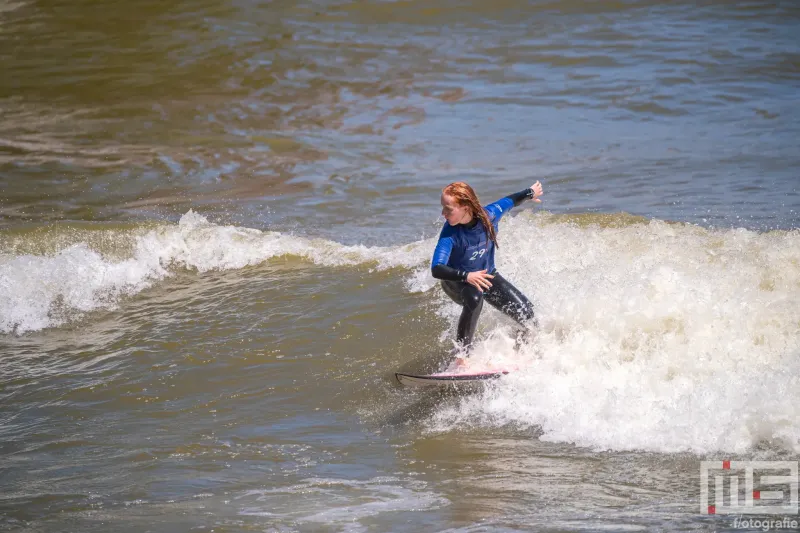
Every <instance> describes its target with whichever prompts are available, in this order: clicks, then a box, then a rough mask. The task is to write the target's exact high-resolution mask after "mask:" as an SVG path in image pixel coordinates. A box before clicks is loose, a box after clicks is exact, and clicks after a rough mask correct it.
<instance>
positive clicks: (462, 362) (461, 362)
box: [453, 357, 467, 370]
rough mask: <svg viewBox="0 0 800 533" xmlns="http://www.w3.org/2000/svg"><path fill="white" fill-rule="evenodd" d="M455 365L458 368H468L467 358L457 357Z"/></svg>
mask: <svg viewBox="0 0 800 533" xmlns="http://www.w3.org/2000/svg"><path fill="white" fill-rule="evenodd" d="M453 365H455V367H456V368H458V369H462V370H463V369H465V368H467V360H466V358H464V357H456V360H455V361H453Z"/></svg>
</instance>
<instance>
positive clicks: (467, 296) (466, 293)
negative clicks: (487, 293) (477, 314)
mask: <svg viewBox="0 0 800 533" xmlns="http://www.w3.org/2000/svg"><path fill="white" fill-rule="evenodd" d="M461 299H462V301H463V302H464V307H467V308H468V309H477V308H479V307H480V306H481V304H483V293H482V292H481V291H479V290H478V289H475V288H473V287H469V288H468V289H464V290H463V291H462V292H461Z"/></svg>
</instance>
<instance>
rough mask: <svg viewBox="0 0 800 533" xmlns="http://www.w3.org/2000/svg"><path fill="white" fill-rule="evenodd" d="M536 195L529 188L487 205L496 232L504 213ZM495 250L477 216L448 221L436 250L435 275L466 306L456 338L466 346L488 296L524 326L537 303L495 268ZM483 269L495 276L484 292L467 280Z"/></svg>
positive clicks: (432, 266)
mask: <svg viewBox="0 0 800 533" xmlns="http://www.w3.org/2000/svg"><path fill="white" fill-rule="evenodd" d="M532 197H533V191H532V190H531V189H525V190H524V191H521V192H518V193H514V194H511V195H509V196H506V197H505V198H502V199H500V200H498V201H496V202H494V203H491V204H489V205H487V206H485V207H484V209H486V212H487V213H488V214H489V220H490V221H491V224H492V226H494V231H495V235H496V234H497V229H498V223H499V222H500V219H501V218H502V216H503V215H505V214H506V213H508V212H509V211H510V210H511V209H512V208H513V207H516V206H518V205H519V204H521V203H522V202H524V201H525V200H526V199H528V198H532ZM494 249H495V246H494V243H493V242H492V241H491V240H489V236H488V234H487V232H486V229H485V228H484V227H483V224H481V223H480V220H478V218H477V217H474V218H473V219H472V220H471V221H470V222H469V223H467V224H457V225H455V226H451V225H450V224H449V223H447V222H445V224H444V227H443V228H442V232H441V234H440V235H439V242H438V243H437V244H436V249H435V250H434V252H433V260H432V261H431V273H432V274H433V277H434V278H437V279H440V280H442V288H443V289H444V292H445V293H446V294H447V295H448V296H449V297H450V298H451V299H452V300H453V301H454V302H456V303H457V304H459V305H461V306H463V308H462V310H461V318H459V320H458V330H457V333H456V341H457V342H458V343H459V344H461V345H462V346H464V347H469V346H470V345H471V344H472V338H473V337H474V335H475V328H476V327H477V325H478V317H479V316H480V314H481V309H482V308H483V300H484V299H485V300H486V301H487V302H489V304H490V305H491V306H492V307H494V308H496V309H499V310H500V311H502V312H503V313H505V314H506V315H508V316H510V317H511V318H513V319H514V320H516V321H517V322H519V323H520V324H523V325H524V324H525V322H527V321H529V320H531V319H532V318H533V304H531V302H530V301H529V300H528V299H527V298H526V297H525V295H524V294H522V293H521V292H520V291H519V289H517V288H516V287H514V286H513V285H512V284H511V283H510V282H509V281H508V280H506V279H505V278H504V277H503V276H501V275H500V274H499V273H498V272H497V270H496V269H495V266H494ZM479 270H486V272H487V273H489V274H492V275H493V276H494V278H493V279H490V280H489V282H490V283H491V284H492V286H491V287H490V288H489V289H486V290H485V291H484V292H481V291H480V289H478V288H476V287H474V286H472V285H470V284H469V283H467V282H466V281H467V275H468V274H469V273H470V272H477V271H479Z"/></svg>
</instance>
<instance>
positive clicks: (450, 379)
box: [394, 370, 508, 387]
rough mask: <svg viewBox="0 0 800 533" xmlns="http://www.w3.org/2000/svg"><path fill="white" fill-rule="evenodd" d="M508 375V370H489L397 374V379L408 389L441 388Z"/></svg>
mask: <svg viewBox="0 0 800 533" xmlns="http://www.w3.org/2000/svg"><path fill="white" fill-rule="evenodd" d="M506 374H508V370H487V371H483V372H469V373H459V374H454V373H445V372H442V373H438V374H422V375H415V374H403V373H402V372H395V374H394V375H395V377H396V378H397V381H399V382H400V383H401V384H402V385H405V386H407V387H441V386H443V385H450V386H454V385H467V384H469V383H476V382H481V381H486V380H491V379H498V378H501V377H503V376H505V375H506Z"/></svg>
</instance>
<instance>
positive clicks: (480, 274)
mask: <svg viewBox="0 0 800 533" xmlns="http://www.w3.org/2000/svg"><path fill="white" fill-rule="evenodd" d="M492 278H494V276H492V275H491V274H487V273H486V270H478V271H477V272H470V273H469V274H467V283H469V284H470V285H472V286H473V287H475V288H476V289H478V290H479V291H481V292H483V291H484V290H487V289H489V288H491V286H492V283H491V282H490V281H489V280H490V279H492Z"/></svg>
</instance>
